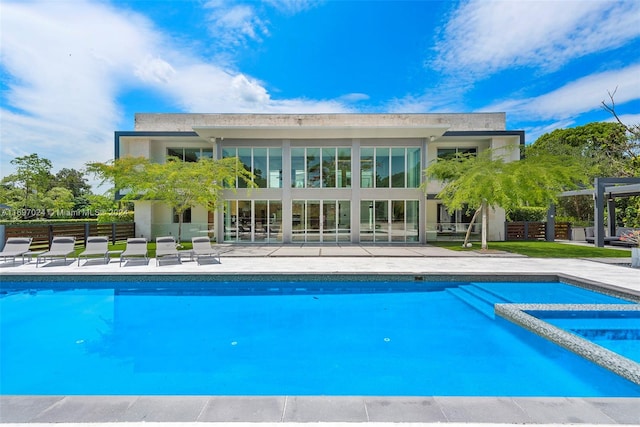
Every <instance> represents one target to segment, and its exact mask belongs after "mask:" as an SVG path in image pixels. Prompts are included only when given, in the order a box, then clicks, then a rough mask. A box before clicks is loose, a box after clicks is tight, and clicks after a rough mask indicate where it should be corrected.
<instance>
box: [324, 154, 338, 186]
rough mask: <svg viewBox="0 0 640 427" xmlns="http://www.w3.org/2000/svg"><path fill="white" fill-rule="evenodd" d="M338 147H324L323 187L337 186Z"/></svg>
mask: <svg viewBox="0 0 640 427" xmlns="http://www.w3.org/2000/svg"><path fill="white" fill-rule="evenodd" d="M336 160H337V159H336V149H335V148H333V147H331V148H323V149H322V187H323V188H335V186H336V167H337V166H338V164H337V162H336Z"/></svg>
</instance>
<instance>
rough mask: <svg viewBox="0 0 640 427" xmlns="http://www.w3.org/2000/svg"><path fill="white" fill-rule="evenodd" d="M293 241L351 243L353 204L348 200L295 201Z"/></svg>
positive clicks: (292, 225)
mask: <svg viewBox="0 0 640 427" xmlns="http://www.w3.org/2000/svg"><path fill="white" fill-rule="evenodd" d="M291 208H292V209H291V210H292V213H293V217H292V224H291V228H292V237H291V238H292V241H294V242H349V241H351V202H350V201H348V200H294V201H293V202H292V204H291Z"/></svg>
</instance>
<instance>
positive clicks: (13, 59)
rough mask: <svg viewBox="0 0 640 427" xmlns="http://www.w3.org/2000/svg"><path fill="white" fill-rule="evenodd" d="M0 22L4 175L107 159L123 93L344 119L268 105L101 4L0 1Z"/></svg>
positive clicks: (293, 104) (148, 26) (311, 107)
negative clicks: (35, 166)
mask: <svg viewBox="0 0 640 427" xmlns="http://www.w3.org/2000/svg"><path fill="white" fill-rule="evenodd" d="M227 18H228V20H227V21H226V22H232V21H233V19H231V17H230V15H227ZM0 20H1V21H0V25H1V27H2V50H1V52H0V55H1V56H0V58H1V65H2V68H1V71H2V79H3V82H4V83H5V84H6V86H7V89H6V90H5V91H4V92H3V93H2V100H3V102H2V107H1V109H0V128H1V129H0V132H1V133H0V138H1V141H2V147H1V150H2V151H1V153H2V156H1V157H2V159H1V161H2V165H1V166H2V174H3V175H8V174H9V173H11V171H12V170H13V167H12V166H11V165H10V164H9V161H10V160H12V159H13V158H15V157H18V156H23V155H27V154H31V153H38V154H39V155H40V156H42V157H45V158H48V159H49V160H51V161H52V162H53V165H54V168H55V169H59V168H62V167H67V168H77V169H79V168H82V167H83V166H84V165H85V163H87V162H89V161H106V160H108V159H110V158H112V157H113V154H114V153H113V132H114V130H117V129H118V128H120V127H121V124H122V123H126V124H127V127H129V126H130V125H131V124H132V123H133V118H132V117H126V118H124V117H122V111H121V106H120V105H119V104H118V96H119V95H120V94H121V93H122V92H125V91H127V90H136V91H148V92H149V93H153V96H155V97H164V98H165V99H167V100H169V101H170V102H172V103H173V104H174V105H176V107H177V108H179V109H180V110H182V111H185V112H254V113H255V112H265V113H266V112H300V113H304V112H308V113H312V112H328V113H331V112H345V111H347V109H346V108H345V107H344V106H343V105H342V103H341V102H339V101H331V100H329V101H327V100H320V101H316V100H306V99H290V100H273V99H271V96H270V95H269V93H268V92H267V90H266V89H265V88H264V86H263V84H262V83H261V82H259V81H258V80H256V79H254V78H252V77H250V76H247V75H245V74H243V73H241V72H238V71H234V70H230V69H229V68H228V67H227V66H226V65H225V64H224V63H220V62H218V63H216V64H213V63H208V62H206V61H204V60H203V59H202V58H200V57H199V56H197V55H196V54H194V53H192V52H191V51H190V46H185V45H184V44H180V43H178V42H177V41H175V40H172V39H170V38H168V37H167V36H166V35H164V34H163V33H161V32H160V31H159V30H158V29H157V28H155V27H154V25H153V24H152V23H151V22H149V21H148V20H147V19H146V18H145V17H143V16H141V15H139V14H137V13H134V12H131V11H128V10H122V9H116V8H113V7H110V6H108V5H105V4H104V3H102V2H92V1H90V0H84V1H83V0H77V1H76V0H74V1H69V2H51V1H39V2H18V1H15V2H11V1H3V3H2V14H1V15H0ZM238 22H240V21H238Z"/></svg>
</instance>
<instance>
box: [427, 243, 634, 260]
mask: <svg viewBox="0 0 640 427" xmlns="http://www.w3.org/2000/svg"><path fill="white" fill-rule="evenodd" d="M430 244H432V245H433V246H438V247H441V248H447V249H452V250H455V251H473V250H479V249H480V242H473V247H471V248H463V247H462V242H435V243H430ZM489 249H490V250H491V249H493V250H498V251H505V252H511V253H514V254H520V255H526V256H530V257H534V258H624V257H630V256H631V251H627V250H618V249H607V248H596V247H593V246H577V245H569V244H565V243H556V242H540V241H518V242H489Z"/></svg>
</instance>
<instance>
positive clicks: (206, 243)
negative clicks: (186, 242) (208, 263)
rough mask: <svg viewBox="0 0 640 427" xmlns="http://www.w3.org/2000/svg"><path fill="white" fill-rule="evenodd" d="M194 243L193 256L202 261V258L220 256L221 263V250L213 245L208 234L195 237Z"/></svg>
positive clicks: (197, 260)
mask: <svg viewBox="0 0 640 427" xmlns="http://www.w3.org/2000/svg"><path fill="white" fill-rule="evenodd" d="M191 243H193V250H192V251H191V257H192V258H193V259H195V260H196V262H198V264H199V263H200V258H201V257H202V258H206V257H209V258H212V259H214V260H215V259H216V258H218V264H220V251H218V250H217V249H216V248H214V247H213V246H211V240H209V238H208V237H206V236H199V237H193V238H192V239H191Z"/></svg>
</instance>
